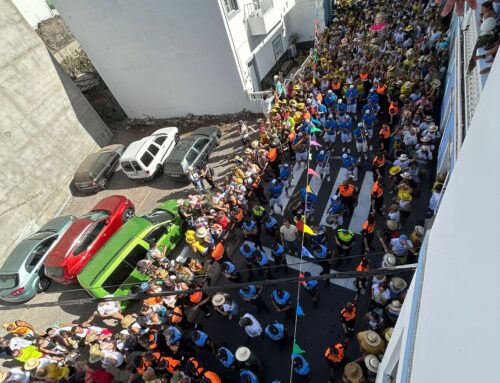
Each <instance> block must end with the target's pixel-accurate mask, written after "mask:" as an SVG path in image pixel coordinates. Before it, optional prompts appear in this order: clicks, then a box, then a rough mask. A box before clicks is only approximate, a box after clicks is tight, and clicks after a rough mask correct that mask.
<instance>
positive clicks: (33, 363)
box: [24, 358, 40, 371]
mask: <svg viewBox="0 0 500 383" xmlns="http://www.w3.org/2000/svg"><path fill="white" fill-rule="evenodd" d="M39 365H40V359H37V358H30V359H28V360H27V361H26V363H24V369H25V370H26V371H31V370H34V369H35V368H37V367H38V366H39Z"/></svg>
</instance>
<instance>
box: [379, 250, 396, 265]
mask: <svg viewBox="0 0 500 383" xmlns="http://www.w3.org/2000/svg"><path fill="white" fill-rule="evenodd" d="M395 266H396V257H395V256H394V255H393V254H391V253H386V254H384V258H383V259H382V267H383V268H386V269H391V268H393V267H395Z"/></svg>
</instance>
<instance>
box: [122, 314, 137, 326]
mask: <svg viewBox="0 0 500 383" xmlns="http://www.w3.org/2000/svg"><path fill="white" fill-rule="evenodd" d="M134 322H135V317H134V316H132V315H130V314H128V315H125V316H124V317H123V319H122V320H121V321H120V323H121V325H122V327H123V328H128V327H130V326H131V325H132V324H133V323H134Z"/></svg>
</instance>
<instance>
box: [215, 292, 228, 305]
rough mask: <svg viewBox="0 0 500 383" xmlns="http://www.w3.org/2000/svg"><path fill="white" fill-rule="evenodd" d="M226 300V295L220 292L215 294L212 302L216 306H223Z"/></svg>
mask: <svg viewBox="0 0 500 383" xmlns="http://www.w3.org/2000/svg"><path fill="white" fill-rule="evenodd" d="M225 302H226V297H225V296H224V294H221V293H218V294H215V295H214V297H213V298H212V304H213V305H214V306H222V305H223V304H224V303H225Z"/></svg>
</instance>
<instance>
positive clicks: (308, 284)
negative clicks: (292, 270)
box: [304, 279, 318, 290]
mask: <svg viewBox="0 0 500 383" xmlns="http://www.w3.org/2000/svg"><path fill="white" fill-rule="evenodd" d="M317 286H318V281H317V280H316V279H311V280H310V281H307V282H306V283H305V284H304V288H305V289H306V290H312V289H314V288H315V287H317Z"/></svg>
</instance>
